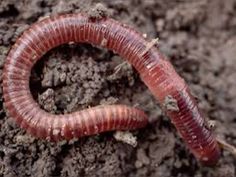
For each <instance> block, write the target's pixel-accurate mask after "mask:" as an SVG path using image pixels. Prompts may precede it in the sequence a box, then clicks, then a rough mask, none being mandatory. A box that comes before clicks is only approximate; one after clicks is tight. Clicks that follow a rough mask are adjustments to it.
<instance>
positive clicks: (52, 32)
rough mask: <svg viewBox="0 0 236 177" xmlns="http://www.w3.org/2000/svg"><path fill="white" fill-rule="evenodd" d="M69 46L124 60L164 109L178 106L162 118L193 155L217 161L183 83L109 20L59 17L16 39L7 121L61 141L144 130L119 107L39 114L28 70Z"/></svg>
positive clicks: (137, 114) (140, 119)
mask: <svg viewBox="0 0 236 177" xmlns="http://www.w3.org/2000/svg"><path fill="white" fill-rule="evenodd" d="M104 40H105V41H106V42H104ZM69 42H78V43H81V42H84V43H91V44H94V45H100V46H103V47H106V48H108V49H110V50H112V51H114V52H116V53H118V54H119V55H120V56H121V57H122V58H124V59H127V60H128V62H129V63H131V64H132V65H133V66H134V67H135V69H136V70H137V71H138V72H139V74H140V76H141V78H142V80H143V81H144V83H145V84H146V85H147V86H148V88H149V89H150V90H151V92H152V94H153V95H154V96H155V97H156V98H157V99H158V101H159V102H160V103H161V104H162V105H163V104H164V101H165V98H166V97H167V96H171V97H173V98H174V99H175V100H176V102H177V105H178V108H179V109H178V110H174V111H173V110H166V112H167V115H168V116H169V117H170V118H171V120H172V122H173V124H174V125H175V126H176V128H177V129H178V131H179V133H180V135H181V137H182V138H183V139H184V141H185V143H186V144H187V145H188V147H189V148H190V150H191V151H192V152H193V154H194V155H195V156H196V157H197V158H198V159H200V161H202V162H203V163H205V164H208V165H211V164H214V163H215V162H216V161H217V160H218V158H219V154H220V153H219V147H218V145H217V142H216V140H215V138H214V137H213V135H212V133H211V131H210V130H208V129H207V128H206V127H205V126H204V119H203V117H202V114H201V113H200V111H199V109H198V107H197V104H196V103H195V100H194V98H193V97H192V96H191V94H190V91H189V89H188V87H187V85H186V84H185V82H184V80H183V79H182V78H180V77H179V75H178V74H177V73H176V72H175V70H174V68H173V66H172V65H171V64H170V63H169V62H168V61H167V60H166V59H165V58H164V57H163V56H162V55H161V54H160V53H159V51H158V50H157V49H156V48H155V47H152V48H151V49H150V50H148V51H146V46H147V44H148V42H147V41H146V40H145V39H144V38H143V37H142V36H141V35H140V34H139V33H137V32H136V31H135V30H133V29H131V28H129V27H127V26H125V25H123V24H121V23H119V22H117V21H115V20H112V19H109V18H102V19H97V20H96V19H91V18H89V17H88V16H87V15H85V14H67V15H59V16H56V17H51V18H46V19H44V20H42V21H39V22H37V23H35V24H34V25H32V26H31V27H30V28H29V29H28V30H26V31H25V32H24V33H23V35H22V36H21V37H20V38H18V39H17V41H16V43H15V45H14V46H13V47H12V49H11V50H10V52H9V54H8V56H7V58H6V60H5V66H4V72H3V93H4V95H3V96H4V100H5V106H6V108H7V110H8V112H9V114H10V116H12V117H13V118H15V120H16V121H17V123H18V124H19V125H21V127H23V128H25V129H26V130H27V131H28V132H30V133H32V134H33V135H35V136H38V137H41V138H49V139H51V140H60V139H64V138H66V139H70V138H72V137H81V136H85V135H92V134H96V133H99V132H104V131H109V130H114V129H120V130H124V129H135V128H139V127H143V126H145V125H146V123H147V117H146V115H145V114H144V113H143V112H142V111H139V110H137V109H135V108H128V107H126V106H122V105H117V106H98V107H95V108H91V109H87V110H83V111H79V112H74V113H72V114H65V115H52V114H49V113H47V112H45V111H44V110H42V109H40V107H39V106H38V104H37V103H36V102H35V101H34V100H33V98H32V96H31V93H30V89H29V78H30V73H31V68H32V67H33V65H34V64H35V62H36V61H37V60H38V59H40V58H41V57H42V55H44V54H45V53H46V52H47V51H49V50H50V49H52V48H54V47H56V46H58V45H61V44H64V43H69Z"/></svg>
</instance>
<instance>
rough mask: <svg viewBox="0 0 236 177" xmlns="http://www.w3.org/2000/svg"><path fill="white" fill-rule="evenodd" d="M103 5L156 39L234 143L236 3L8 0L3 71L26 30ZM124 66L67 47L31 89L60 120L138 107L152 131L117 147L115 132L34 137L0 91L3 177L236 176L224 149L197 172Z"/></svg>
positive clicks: (0, 40) (2, 17)
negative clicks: (91, 110) (53, 139)
mask: <svg viewBox="0 0 236 177" xmlns="http://www.w3.org/2000/svg"><path fill="white" fill-rule="evenodd" d="M98 2H101V3H102V4H103V5H104V6H105V7H106V8H107V9H108V11H109V14H110V16H111V17H112V18H115V19H117V20H119V21H121V22H123V23H126V24H128V25H130V26H133V27H134V28H136V29H137V30H138V31H140V32H141V33H143V34H145V35H147V38H148V39H150V40H151V39H154V38H157V37H158V38H159V42H158V48H159V49H160V50H161V51H162V52H163V53H164V54H165V55H167V56H168V58H169V59H170V61H171V62H172V63H173V65H174V66H175V68H176V70H177V72H178V73H179V74H180V75H181V76H182V77H183V78H184V79H185V80H186V81H187V83H188V84H189V86H190V88H191V90H192V92H193V94H194V95H195V96H196V98H198V104H199V106H200V108H201V109H202V110H203V111H204V114H205V115H206V117H207V118H208V119H209V120H214V121H215V122H216V125H217V127H216V130H215V133H216V134H217V135H218V136H220V137H222V138H223V139H225V140H227V141H228V142H230V143H231V144H233V145H236V107H235V105H236V82H235V78H236V59H235V56H236V30H235V29H236V1H235V0H225V1H222V0H200V1H189V0H183V1H178V0H173V1H165V0H115V1H110V0H100V1H99V0H71V1H66V0H58V1H57V0H51V1H46V0H24V1H19V0H2V1H0V72H1V73H2V68H3V63H4V59H5V57H6V55H7V52H8V50H9V49H10V47H11V45H12V44H14V41H15V40H16V38H17V37H18V36H19V35H20V34H21V33H22V31H23V30H24V29H26V28H27V27H28V26H29V25H30V24H32V23H33V22H35V21H37V20H38V19H39V18H43V17H46V16H48V15H50V14H57V13H68V12H81V11H89V10H90V9H94V7H95V5H96V4H97V3H98ZM122 62H123V60H122V59H121V58H120V57H119V56H117V55H115V54H114V53H112V52H110V51H108V50H106V49H102V48H98V47H94V46H91V45H88V44H67V45H63V46H60V47H58V48H56V49H54V50H52V51H50V52H48V53H47V54H46V55H45V56H44V57H43V59H42V60H40V62H38V63H37V64H36V66H35V67H34V69H33V70H32V77H31V90H32V94H33V95H34V97H35V99H36V100H37V101H38V103H39V104H40V105H41V106H42V108H43V109H45V110H47V111H48V112H51V113H54V114H62V113H67V112H73V111H76V110H79V109H83V108H86V107H89V106H94V105H98V104H112V103H122V104H127V105H131V106H138V107H139V108H141V109H143V110H144V111H145V112H146V113H147V114H148V115H149V125H148V126H147V127H146V128H144V129H142V130H136V131H133V132H132V133H133V134H134V136H136V137H137V142H138V145H137V147H135V148H134V147H132V146H130V145H128V144H125V143H123V142H118V141H117V140H115V139H114V137H113V132H108V133H102V134H99V135H96V136H91V137H84V138H81V139H79V140H77V139H75V140H71V141H69V142H67V141H62V142H58V143H50V142H47V141H45V140H39V139H36V138H34V137H31V136H30V135H28V134H26V132H25V131H24V130H22V129H20V128H19V127H18V126H17V125H16V124H15V122H14V121H13V120H12V118H10V117H8V116H7V114H6V112H5V109H4V106H3V99H2V89H0V176H4V177H13V176H18V177H28V176H37V177H43V176H45V177H46V176H47V177H50V176H61V177H65V176H112V177H116V176H121V177H122V176H129V177H136V176H137V177H142V176H152V177H154V176H155V177H189V176H193V177H226V176H227V177H234V176H236V159H235V158H234V157H233V156H232V155H231V154H230V153H229V152H227V151H223V152H222V157H221V159H220V161H219V163H218V164H217V165H216V166H215V167H212V168H207V167H203V166H201V165H200V164H199V163H198V162H197V161H196V160H195V158H194V157H193V155H191V154H190V152H189V151H188V150H187V149H186V147H185V145H184V144H183V142H182V140H181V139H180V138H179V136H178V134H177V132H176V130H175V128H174V127H173V125H172V124H171V122H170V120H169V119H168V118H167V117H166V116H165V114H163V113H162V111H161V110H160V107H159V105H158V103H157V102H156V101H155V99H154V98H153V97H152V95H151V94H150V92H149V91H148V89H147V88H146V86H145V85H144V84H143V83H142V81H141V80H140V78H139V76H138V74H137V72H136V71H135V70H134V69H133V68H132V67H131V66H130V65H128V64H122ZM119 65H120V66H121V67H120V69H119V70H118V72H117V71H116V68H117V66H119ZM1 81H2V80H1Z"/></svg>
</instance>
